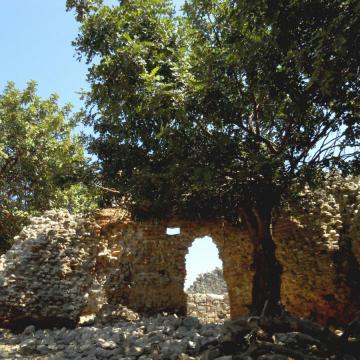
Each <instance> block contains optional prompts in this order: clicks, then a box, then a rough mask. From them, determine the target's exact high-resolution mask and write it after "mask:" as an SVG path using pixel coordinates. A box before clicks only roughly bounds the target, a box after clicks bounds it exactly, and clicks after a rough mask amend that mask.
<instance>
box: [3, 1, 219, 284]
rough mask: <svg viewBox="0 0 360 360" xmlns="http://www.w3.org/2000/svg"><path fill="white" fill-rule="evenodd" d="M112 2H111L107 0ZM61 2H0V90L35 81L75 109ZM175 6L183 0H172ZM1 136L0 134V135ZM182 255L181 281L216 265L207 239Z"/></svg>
mask: <svg viewBox="0 0 360 360" xmlns="http://www.w3.org/2000/svg"><path fill="white" fill-rule="evenodd" d="M107 2H108V3H111V2H112V3H117V1H116V0H107ZM65 3H66V0H0V44H1V48H0V92H2V91H3V89H4V86H5V84H6V82H7V81H8V80H12V81H14V82H15V83H16V85H17V86H18V87H19V88H24V86H25V85H26V83H27V81H29V80H36V81H37V82H38V93H39V95H40V96H41V97H48V96H49V95H50V94H51V93H57V94H59V96H60V103H61V104H64V103H67V102H70V103H72V104H74V106H75V109H79V108H80V107H81V102H80V100H79V96H78V93H79V91H80V90H81V89H86V88H87V84H86V70H87V68H86V65H85V64H84V63H79V62H78V61H77V60H76V57H75V51H74V49H73V47H72V46H71V41H72V40H73V39H74V38H75V37H76V34H77V29H78V24H77V22H76V21H75V19H74V15H73V14H72V13H68V12H66V11H65ZM174 3H175V5H176V6H177V8H179V7H180V5H181V4H182V3H183V0H176V1H174ZM0 136H1V134H0ZM193 244H194V245H193V247H191V248H190V252H189V255H188V256H187V272H188V277H187V283H186V287H187V286H188V285H189V284H191V283H192V281H193V280H194V279H195V277H196V276H197V275H198V274H199V273H202V272H205V271H209V270H212V269H213V268H215V267H216V266H221V262H220V260H219V259H218V253H217V250H216V247H215V245H214V244H213V243H212V241H211V240H210V239H209V238H207V239H206V238H203V239H201V240H198V241H196V242H194V243H193Z"/></svg>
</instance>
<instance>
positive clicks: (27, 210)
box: [0, 82, 96, 247]
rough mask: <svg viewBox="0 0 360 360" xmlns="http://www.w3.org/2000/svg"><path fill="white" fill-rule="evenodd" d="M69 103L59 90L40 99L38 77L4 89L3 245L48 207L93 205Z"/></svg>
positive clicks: (0, 158) (0, 117)
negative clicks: (60, 99) (61, 103)
mask: <svg viewBox="0 0 360 360" xmlns="http://www.w3.org/2000/svg"><path fill="white" fill-rule="evenodd" d="M70 110H71V107H70V106H64V107H60V106H59V104H58V98H57V96H56V95H52V96H51V97H50V98H49V99H47V100H42V99H41V98H40V97H39V96H37V95H36V83H35V82H29V84H28V86H27V87H26V89H25V90H23V91H20V90H18V89H17V88H16V87H15V85H14V84H13V83H11V82H9V83H8V84H7V86H6V88H5V91H4V92H3V93H2V94H0V134H1V138H0V245H1V246H2V247H6V246H8V245H9V242H10V240H11V238H12V237H13V236H14V235H15V234H16V233H17V232H18V231H19V229H20V228H21V226H23V225H24V223H26V221H27V219H28V217H29V216H30V215H33V214H36V213H39V212H41V211H44V210H47V209H50V208H60V207H61V208H67V209H69V210H70V211H72V212H79V211H84V210H87V209H91V208H92V207H94V206H95V204H96V202H95V193H94V191H92V190H90V189H89V187H88V186H86V185H85V184H84V182H83V180H84V179H85V178H86V176H87V172H88V170H87V168H86V161H85V156H84V150H83V144H82V142H81V141H80V139H79V138H77V137H73V136H72V135H71V131H72V130H73V129H74V127H75V126H76V121H75V118H71V116H70Z"/></svg>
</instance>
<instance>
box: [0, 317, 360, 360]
mask: <svg viewBox="0 0 360 360" xmlns="http://www.w3.org/2000/svg"><path fill="white" fill-rule="evenodd" d="M0 353H1V355H2V357H1V358H2V359H32V360H37V359H39V360H40V359H42V360H45V359H46V360H48V359H49V360H60V359H110V360H126V359H127V360H132V359H134V360H135V359H138V360H146V359H148V360H157V359H158V360H166V359H169V360H195V359H199V360H200V359H204V360H232V359H233V360H236V359H238V360H240V359H244V360H245V359H246V360H252V359H254V360H255V359H257V360H275V359H276V360H286V359H296V360H297V359H299V360H300V359H301V360H303V359H308V360H318V359H319V360H320V359H346V360H356V359H358V357H357V356H358V354H360V324H359V323H358V322H356V321H354V322H353V323H352V324H350V326H348V327H346V328H343V329H341V330H340V329H332V328H324V327H322V326H320V325H318V324H316V323H313V322H311V321H309V320H302V319H296V318H293V317H289V316H288V315H285V316H282V317H277V318H261V317H243V318H240V319H238V320H235V321H227V322H226V323H225V324H224V325H220V324H202V323H201V322H200V321H199V320H198V319H196V318H192V317H178V316H176V315H166V314H158V315H157V316H154V317H141V318H138V319H137V320H133V321H126V320H122V319H113V320H112V321H110V322H109V323H107V324H106V323H103V322H98V321H97V320H96V319H95V320H94V321H93V322H90V323H88V324H86V326H82V327H77V328H74V329H68V328H65V327H63V328H59V329H43V330H41V329H37V328H36V327H35V326H33V325H31V326H28V327H27V328H26V329H25V330H24V331H23V332H22V333H20V334H14V333H11V332H10V331H8V330H6V331H3V332H2V336H0Z"/></svg>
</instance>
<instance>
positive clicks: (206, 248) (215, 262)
mask: <svg viewBox="0 0 360 360" xmlns="http://www.w3.org/2000/svg"><path fill="white" fill-rule="evenodd" d="M185 264H186V278H185V284H184V291H185V292H186V293H187V296H188V301H187V314H188V315H189V316H194V317H198V318H199V319H200V320H201V321H203V322H205V323H209V322H223V321H224V320H225V319H227V318H229V317H230V309H229V298H228V290H227V286H226V283H225V280H224V277H223V264H222V261H221V259H220V257H219V251H218V248H217V247H216V245H215V244H214V242H213V240H212V239H211V237H209V236H204V237H202V238H196V239H195V240H194V241H193V243H192V244H191V246H190V247H189V249H188V254H187V255H186V257H185Z"/></svg>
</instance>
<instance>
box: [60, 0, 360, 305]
mask: <svg viewBox="0 0 360 360" xmlns="http://www.w3.org/2000/svg"><path fill="white" fill-rule="evenodd" d="M67 4H68V8H69V9H71V8H74V9H75V10H76V11H77V19H78V20H79V21H80V22H81V28H80V34H79V36H78V38H77V39H76V41H75V46H76V48H77V50H78V54H79V56H80V57H82V56H84V57H85V58H86V60H87V62H88V63H89V65H90V68H89V73H88V80H89V82H90V84H91V90H90V91H89V92H88V93H87V96H86V98H87V109H88V117H87V123H89V124H91V125H93V126H94V129H95V132H96V136H94V137H93V138H91V139H90V150H91V151H92V152H94V153H95V154H96V155H97V156H98V158H99V161H100V164H101V167H102V171H101V174H102V179H101V180H102V182H103V183H104V185H105V186H107V187H109V188H113V189H114V190H115V191H113V192H112V193H109V201H110V200H112V201H113V198H114V196H117V197H118V199H119V201H120V202H121V203H122V206H126V207H128V208H129V209H130V210H131V212H132V213H133V214H135V215H136V216H138V217H166V216H171V215H172V214H180V215H182V216H191V217H194V216H202V217H204V216H205V217H206V216H223V217H228V218H231V219H233V220H237V219H239V218H241V220H242V221H244V222H245V223H246V225H247V227H248V229H249V235H250V237H251V238H252V240H253V244H254V248H255V249H254V264H255V268H256V275H255V277H254V293H253V295H254V304H253V307H254V309H255V311H257V312H259V311H260V310H261V308H262V307H263V306H264V303H265V301H266V300H269V301H268V303H269V304H270V305H269V308H270V309H272V310H273V309H274V308H275V307H276V306H275V304H276V302H277V301H278V300H279V296H280V295H279V291H280V275H281V267H280V265H279V264H278V263H277V261H276V257H275V247H274V243H273V241H272V238H271V231H270V227H271V222H272V213H273V210H274V208H275V207H276V206H278V205H279V204H280V203H281V201H282V200H284V199H286V198H287V197H288V196H290V195H291V194H294V193H296V189H295V186H303V185H304V184H305V183H308V184H310V185H312V184H315V183H316V181H317V180H318V179H319V178H320V177H321V175H322V174H324V171H328V170H329V169H337V170H340V171H346V172H350V171H353V170H354V169H357V168H358V164H359V153H358V146H359V130H360V129H359V89H360V80H359V58H360V35H359V30H358V29H359V28H360V27H359V25H360V23H359V21H360V6H359V3H358V2H357V1H351V0H347V1H340V0H331V1H311V0H309V1H291V2H288V1H275V0H268V1H266V0H255V1H245V0H243V1H232V0H212V1H208V0H190V1H187V2H186V3H185V5H184V13H183V16H179V17H175V15H174V11H173V7H172V4H171V2H170V1H167V0H136V1H125V0H124V1H119V6H112V7H110V6H106V5H104V4H103V1H101V0H96V1H87V2H86V3H84V2H82V1H77V0H68V3H67Z"/></svg>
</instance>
